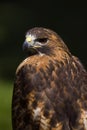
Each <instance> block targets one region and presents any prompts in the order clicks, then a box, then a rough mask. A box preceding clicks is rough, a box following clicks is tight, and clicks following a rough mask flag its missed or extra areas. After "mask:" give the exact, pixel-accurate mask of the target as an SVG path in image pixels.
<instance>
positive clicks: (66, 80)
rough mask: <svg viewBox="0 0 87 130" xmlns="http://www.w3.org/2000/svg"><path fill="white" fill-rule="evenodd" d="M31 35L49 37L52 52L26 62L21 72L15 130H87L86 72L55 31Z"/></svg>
mask: <svg viewBox="0 0 87 130" xmlns="http://www.w3.org/2000/svg"><path fill="white" fill-rule="evenodd" d="M30 33H34V34H36V36H38V37H40V34H42V35H41V36H46V37H49V39H50V41H49V45H48V48H50V49H49V50H50V51H48V50H45V52H44V55H39V54H36V55H32V56H30V57H28V58H26V59H25V60H24V61H23V62H22V63H21V64H20V65H19V67H18V68H17V71H16V78H15V82H14V91H13V101H12V124H13V130H87V72H86V70H85V69H84V67H83V65H82V64H81V62H80V61H79V59H78V58H76V57H75V56H72V55H71V53H70V52H69V50H68V48H67V47H66V45H65V44H64V42H63V41H62V40H61V39H60V37H59V36H58V35H57V34H56V33H54V32H53V31H51V30H47V29H42V28H40V30H39V29H38V28H35V30H31V31H30ZM46 51H48V52H46Z"/></svg>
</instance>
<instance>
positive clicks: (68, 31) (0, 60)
mask: <svg viewBox="0 0 87 130" xmlns="http://www.w3.org/2000/svg"><path fill="white" fill-rule="evenodd" d="M85 5H86V3H82V1H81V3H80V1H79V3H77V4H76V2H75V3H73V2H71V1H70V3H68V2H67V3H66V1H65V2H63V1H62V2H61V1H60V2H59V1H51V0H50V1H47V0H46V1H45V0H44V1H41V0H36V1H34V0H28V1H27V0H25V1H17V2H16V1H12V2H11V1H9V2H8V1H7V2H4V1H3V2H0V130H12V126H11V100H12V91H13V82H14V76H15V70H16V68H17V66H18V64H19V63H20V62H21V61H22V60H23V59H25V54H24V52H23V51H22V43H23V41H24V38H25V33H26V31H27V30H28V29H30V28H32V27H36V26H39V27H46V28H50V29H53V30H54V31H56V32H57V33H58V34H59V35H60V36H61V37H62V38H63V40H64V42H65V43H66V44H67V46H68V47H69V49H70V50H71V52H72V54H74V55H76V56H77V57H79V59H80V60H81V62H82V63H83V65H84V66H85V68H86V69H87V7H85Z"/></svg>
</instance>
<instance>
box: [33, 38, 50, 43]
mask: <svg viewBox="0 0 87 130" xmlns="http://www.w3.org/2000/svg"><path fill="white" fill-rule="evenodd" d="M47 40H48V38H37V39H36V40H35V41H36V42H41V43H46V42H47Z"/></svg>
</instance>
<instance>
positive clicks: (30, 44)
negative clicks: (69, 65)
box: [23, 27, 69, 55]
mask: <svg viewBox="0 0 87 130" xmlns="http://www.w3.org/2000/svg"><path fill="white" fill-rule="evenodd" d="M58 49H63V50H66V51H67V52H69V50H68V48H67V46H66V45H65V44H64V42H63V41H62V39H61V38H60V37H59V35H57V33H55V32H54V31H52V30H50V29H46V28H42V27H35V28H33V29H30V30H29V31H28V32H27V33H26V36H25V41H24V44H23V50H24V51H26V52H27V53H28V54H29V55H35V54H47V55H50V54H54V51H55V50H58Z"/></svg>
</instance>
